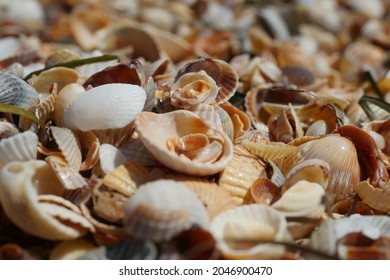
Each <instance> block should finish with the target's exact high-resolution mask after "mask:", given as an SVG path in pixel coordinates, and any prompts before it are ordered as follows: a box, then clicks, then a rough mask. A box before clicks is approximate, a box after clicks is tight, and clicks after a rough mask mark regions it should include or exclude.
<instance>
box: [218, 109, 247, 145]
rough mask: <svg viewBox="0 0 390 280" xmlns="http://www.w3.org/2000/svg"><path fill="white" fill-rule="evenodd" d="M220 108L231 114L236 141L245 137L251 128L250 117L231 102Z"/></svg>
mask: <svg viewBox="0 0 390 280" xmlns="http://www.w3.org/2000/svg"><path fill="white" fill-rule="evenodd" d="M220 106H221V108H222V109H224V110H225V111H226V112H227V113H228V114H229V116H230V118H231V120H232V123H233V127H234V137H233V139H234V140H236V139H237V138H239V137H240V136H242V135H244V134H245V132H247V131H248V130H249V129H250V128H251V120H250V118H249V117H248V115H247V114H245V112H243V111H241V110H240V109H238V108H237V107H236V106H233V105H232V104H230V103H229V102H225V103H223V104H221V105H220Z"/></svg>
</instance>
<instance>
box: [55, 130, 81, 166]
mask: <svg viewBox="0 0 390 280" xmlns="http://www.w3.org/2000/svg"><path fill="white" fill-rule="evenodd" d="M51 132H52V134H53V138H54V140H55V141H56V143H57V145H58V148H59V149H60V150H61V152H62V155H63V156H64V158H65V159H66V161H67V162H68V164H69V166H70V167H72V168H73V169H74V170H76V171H79V170H80V166H81V161H82V160H81V151H80V148H79V144H78V142H77V139H76V137H75V135H74V134H73V132H72V131H71V130H70V129H68V128H66V127H56V126H51Z"/></svg>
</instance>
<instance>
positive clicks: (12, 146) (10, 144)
mask: <svg viewBox="0 0 390 280" xmlns="http://www.w3.org/2000/svg"><path fill="white" fill-rule="evenodd" d="M37 146H38V136H37V135H36V134H35V133H34V132H31V131H25V132H22V133H18V134H16V135H14V136H11V137H9V138H6V139H2V140H1V141H0V168H1V167H3V166H4V165H6V164H7V163H9V162H13V161H27V160H30V159H36V157H37Z"/></svg>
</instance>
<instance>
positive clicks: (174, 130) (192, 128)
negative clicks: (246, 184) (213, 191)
mask: <svg viewBox="0 0 390 280" xmlns="http://www.w3.org/2000/svg"><path fill="white" fill-rule="evenodd" d="M135 129H136V131H137V133H138V134H139V137H140V139H141V141H142V142H143V143H144V145H145V147H146V148H147V149H148V151H149V152H150V153H151V154H152V155H153V156H154V157H155V158H156V159H157V160H158V161H160V162H161V163H162V164H163V165H165V166H167V167H169V168H171V169H173V170H176V171H178V172H183V173H187V174H192V175H212V174H215V173H217V172H219V171H221V170H222V169H224V168H225V166H226V165H227V164H228V163H229V161H230V160H231V158H232V156H233V144H232V142H231V141H230V139H228V137H227V135H226V134H225V133H224V132H223V131H220V130H219V129H217V128H215V127H213V126H212V125H210V124H209V123H206V122H205V121H204V120H202V119H200V118H199V117H198V116H196V115H195V114H194V113H192V112H189V111H184V110H177V111H174V112H170V113H165V114H155V113H151V112H141V113H139V114H138V116H137V118H136V121H135ZM191 134H204V135H207V137H208V139H209V140H210V144H209V145H207V146H205V147H204V148H202V149H200V150H199V153H198V155H197V157H196V158H194V160H191V159H190V158H188V157H187V156H185V155H180V156H179V154H178V153H177V152H176V150H170V149H169V147H168V146H167V143H168V141H170V140H171V139H174V138H178V139H180V138H182V137H185V136H186V135H191ZM217 139H219V140H217ZM214 144H216V145H217V148H215V149H214V148H213V147H212V146H211V145H214ZM209 148H212V150H209ZM214 151H218V153H221V155H220V156H218V157H217V158H216V159H214V158H210V160H209V159H208V158H207V157H206V158H203V159H202V160H201V157H203V156H206V155H211V154H212V153H213V152H214ZM210 152H212V153H210Z"/></svg>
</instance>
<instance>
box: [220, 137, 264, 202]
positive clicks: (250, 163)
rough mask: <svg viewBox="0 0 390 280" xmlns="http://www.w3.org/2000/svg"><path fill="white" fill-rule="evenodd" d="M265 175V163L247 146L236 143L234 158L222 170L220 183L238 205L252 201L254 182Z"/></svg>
mask: <svg viewBox="0 0 390 280" xmlns="http://www.w3.org/2000/svg"><path fill="white" fill-rule="evenodd" d="M265 176H266V171H265V164H264V163H263V162H262V161H261V160H259V159H258V158H256V157H255V156H253V155H252V154H250V153H249V152H248V151H247V150H245V148H243V147H241V146H238V145H235V146H234V155H233V159H232V161H230V162H229V164H228V165H227V166H226V167H225V169H224V170H223V171H222V172H221V175H220V177H219V181H218V185H219V186H220V187H221V188H222V189H224V190H226V191H227V192H228V193H230V195H231V196H232V197H233V201H234V202H235V203H236V204H237V205H240V204H244V203H251V202H253V198H252V197H251V193H250V188H251V186H252V184H253V182H254V181H255V180H256V179H258V178H260V177H265Z"/></svg>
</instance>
